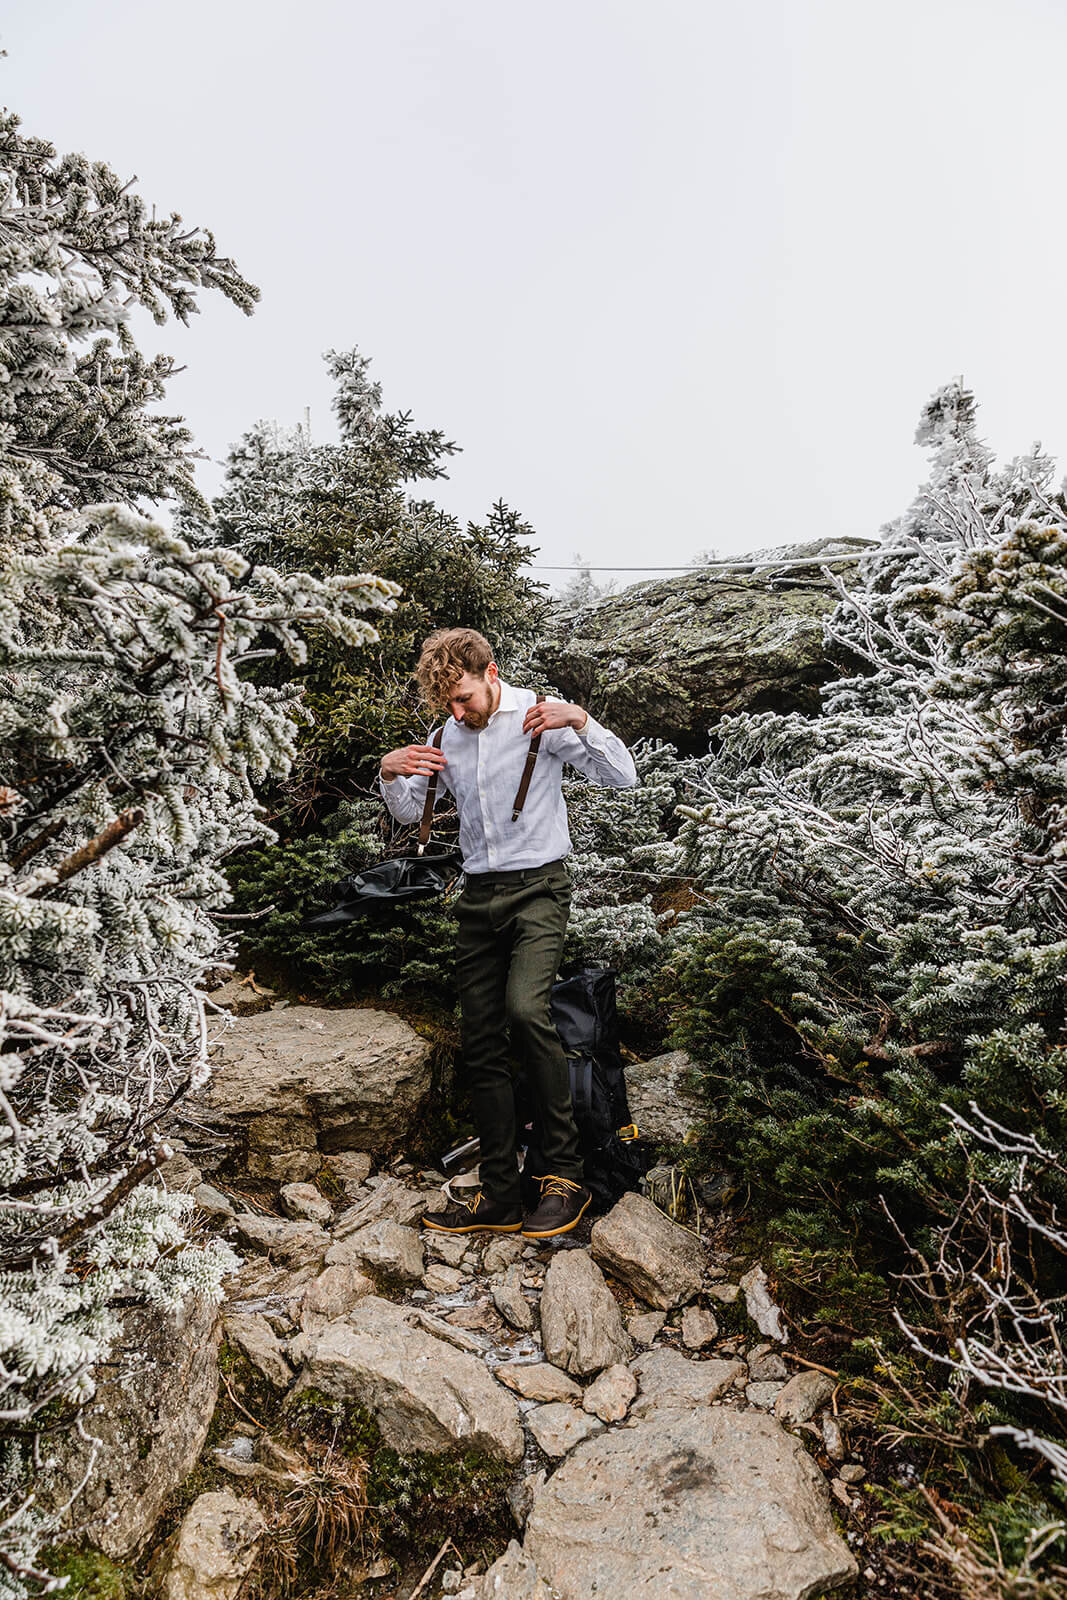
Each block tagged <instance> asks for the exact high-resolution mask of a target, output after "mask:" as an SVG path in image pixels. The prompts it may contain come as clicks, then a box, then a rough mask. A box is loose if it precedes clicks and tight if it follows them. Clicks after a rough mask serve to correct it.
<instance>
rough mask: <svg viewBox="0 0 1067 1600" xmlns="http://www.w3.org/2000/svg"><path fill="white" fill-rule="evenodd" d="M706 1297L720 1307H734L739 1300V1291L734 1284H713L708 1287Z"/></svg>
mask: <svg viewBox="0 0 1067 1600" xmlns="http://www.w3.org/2000/svg"><path fill="white" fill-rule="evenodd" d="M708 1295H709V1297H710V1298H711V1299H712V1300H717V1301H718V1302H719V1304H720V1305H721V1306H735V1305H736V1304H737V1302H738V1301H739V1300H740V1298H741V1290H740V1287H739V1286H738V1285H737V1284H736V1283H713V1284H710V1285H709V1286H708Z"/></svg>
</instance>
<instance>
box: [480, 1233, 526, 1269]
mask: <svg viewBox="0 0 1067 1600" xmlns="http://www.w3.org/2000/svg"><path fill="white" fill-rule="evenodd" d="M524 1253H525V1250H524V1246H523V1242H522V1238H521V1237H520V1236H518V1235H516V1234H504V1235H503V1237H501V1238H499V1239H491V1240H490V1241H489V1243H488V1244H487V1245H486V1247H485V1254H484V1255H483V1256H482V1271H483V1272H484V1273H486V1274H490V1273H493V1272H503V1271H504V1270H505V1268H507V1267H510V1266H511V1264H512V1262H513V1261H518V1260H519V1259H520V1258H521V1257H522V1256H523V1255H524Z"/></svg>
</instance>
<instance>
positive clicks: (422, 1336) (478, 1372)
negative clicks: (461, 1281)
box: [295, 1295, 523, 1462]
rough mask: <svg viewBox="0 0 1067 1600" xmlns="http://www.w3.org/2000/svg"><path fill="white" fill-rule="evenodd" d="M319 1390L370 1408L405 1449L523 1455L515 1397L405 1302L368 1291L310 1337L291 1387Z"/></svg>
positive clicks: (388, 1439) (391, 1440)
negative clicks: (417, 1320) (418, 1321)
mask: <svg viewBox="0 0 1067 1600" xmlns="http://www.w3.org/2000/svg"><path fill="white" fill-rule="evenodd" d="M305 1389H312V1390H315V1389H317V1390H319V1391H320V1392H321V1393H323V1394H328V1395H332V1396H333V1397H334V1398H336V1399H339V1400H355V1401H358V1402H359V1404H360V1405H362V1406H365V1407H366V1409H367V1410H368V1411H370V1412H371V1413H372V1414H373V1416H374V1419H375V1421H376V1422H377V1424H378V1426H379V1428H380V1429H381V1433H382V1438H383V1439H384V1440H385V1443H386V1444H387V1445H391V1446H392V1448H393V1449H394V1450H399V1451H400V1452H401V1453H402V1454H407V1453H409V1452H411V1451H413V1450H430V1451H441V1450H451V1449H455V1448H461V1449H475V1450H481V1451H484V1452H485V1453H486V1454H487V1455H491V1456H495V1457H497V1458H498V1459H501V1460H504V1461H512V1462H514V1461H518V1460H520V1459H521V1457H522V1451H523V1436H522V1426H521V1424H520V1421H519V1408H518V1404H517V1402H516V1401H515V1399H514V1398H513V1397H512V1395H510V1394H509V1393H508V1392H507V1390H506V1389H504V1388H502V1387H501V1385H500V1384H499V1383H497V1382H496V1380H495V1379H494V1378H492V1377H491V1376H490V1374H489V1373H488V1372H487V1371H486V1368H485V1366H484V1364H483V1363H482V1361H481V1360H480V1359H479V1358H478V1357H476V1356H473V1355H468V1354H467V1352H466V1351H463V1350H457V1349H455V1347H454V1346H453V1345H451V1344H446V1343H445V1342H444V1340H443V1339H437V1338H435V1337H434V1336H433V1335H432V1334H429V1333H427V1332H425V1331H424V1329H423V1328H420V1327H418V1326H416V1325H415V1324H414V1320H413V1314H412V1312H411V1311H410V1309H407V1308H405V1307H403V1306H397V1305H393V1304H392V1303H391V1302H390V1301H388V1300H380V1299H378V1298H377V1296H375V1295H367V1296H366V1297H365V1298H364V1299H362V1300H360V1301H359V1302H358V1303H357V1304H356V1306H355V1308H354V1309H353V1310H352V1311H351V1312H349V1314H348V1316H347V1317H345V1318H344V1319H343V1320H341V1321H339V1322H330V1323H328V1324H327V1325H326V1326H325V1327H324V1328H323V1329H322V1330H321V1332H320V1333H319V1335H318V1337H317V1338H316V1339H314V1341H313V1342H310V1348H309V1350H308V1353H307V1359H306V1362H305V1364H304V1370H303V1372H302V1373H301V1376H300V1379H299V1381H298V1383H297V1386H296V1390H295V1393H296V1394H299V1393H301V1392H302V1391H303V1390H305Z"/></svg>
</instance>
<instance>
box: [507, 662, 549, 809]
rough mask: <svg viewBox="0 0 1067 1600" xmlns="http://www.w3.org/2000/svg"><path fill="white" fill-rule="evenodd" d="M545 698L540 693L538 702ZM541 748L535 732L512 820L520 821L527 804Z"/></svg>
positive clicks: (538, 735)
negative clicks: (531, 780)
mask: <svg viewBox="0 0 1067 1600" xmlns="http://www.w3.org/2000/svg"><path fill="white" fill-rule="evenodd" d="M544 698H545V697H544V695H543V694H539V695H538V696H537V704H538V705H541V703H542V702H543V700H544ZM540 748H541V735H540V734H539V733H538V734H535V735H534V737H533V738H532V739H531V740H530V748H529V750H528V751H527V752H526V765H525V766H524V767H523V769H522V777H521V778H520V779H519V788H518V793H517V794H516V796H515V809H514V810H513V811H512V813H511V820H512V822H518V820H519V813H520V812H521V811H522V808H523V806H524V805H525V804H526V796H527V795H528V794H529V792H530V779H531V778H532V777H533V769H534V763H535V762H536V760H537V752H538V750H539V749H540Z"/></svg>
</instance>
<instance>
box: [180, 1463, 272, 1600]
mask: <svg viewBox="0 0 1067 1600" xmlns="http://www.w3.org/2000/svg"><path fill="white" fill-rule="evenodd" d="M265 1532H266V1521H265V1519H264V1516H263V1513H262V1511H261V1510H260V1509H259V1507H258V1506H257V1505H256V1502H255V1501H254V1500H244V1499H239V1498H238V1497H237V1496H236V1495H233V1494H231V1493H230V1492H229V1490H228V1489H224V1490H222V1491H213V1492H212V1493H210V1494H202V1495H199V1496H198V1497H197V1499H196V1500H194V1501H193V1503H192V1505H191V1506H190V1507H189V1510H188V1511H187V1512H186V1513H185V1516H184V1517H183V1518H182V1521H181V1525H180V1527H179V1528H178V1531H177V1533H176V1534H175V1536H174V1539H173V1541H172V1542H171V1544H170V1545H169V1546H168V1547H167V1548H166V1550H165V1552H164V1554H163V1556H162V1557H161V1559H160V1564H159V1567H158V1569H157V1573H156V1584H157V1586H158V1592H159V1594H160V1596H161V1600H236V1596H237V1595H238V1593H239V1592H240V1590H241V1587H242V1585H243V1584H244V1581H245V1579H246V1578H247V1576H248V1574H249V1572H250V1571H251V1570H252V1566H253V1564H254V1562H255V1559H256V1555H257V1553H258V1551H259V1546H260V1542H261V1541H262V1538H263V1535H264V1533H265Z"/></svg>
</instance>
